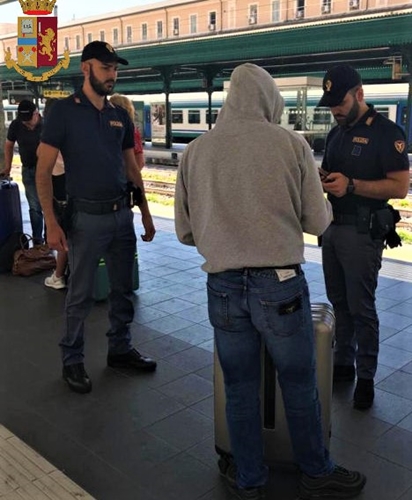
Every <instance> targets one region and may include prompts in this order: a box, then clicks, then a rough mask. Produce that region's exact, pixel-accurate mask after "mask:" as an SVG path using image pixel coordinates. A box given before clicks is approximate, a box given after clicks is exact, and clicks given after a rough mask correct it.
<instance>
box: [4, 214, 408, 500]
mask: <svg viewBox="0 0 412 500" xmlns="http://www.w3.org/2000/svg"><path fill="white" fill-rule="evenodd" d="M23 211H24V213H25V214H27V210H26V209H25V208H23ZM153 213H155V211H154V212H153ZM155 224H156V227H157V234H156V237H155V239H154V241H153V242H152V243H143V242H141V241H139V267H140V288H139V290H138V291H137V292H136V315H135V319H134V322H133V325H132V334H133V340H134V344H135V346H136V347H137V348H138V349H139V350H140V351H141V352H142V353H144V354H146V355H150V356H152V357H154V358H155V359H156V360H157V361H158V370H157V371H156V372H155V373H153V374H144V375H135V374H128V373H124V372H120V371H117V370H114V369H111V368H107V366H106V349H107V339H106V337H105V332H106V330H107V327H108V322H107V304H106V303H105V302H100V303H97V304H96V305H95V307H94V308H93V310H92V312H91V314H90V316H89V318H88V321H87V325H86V359H85V365H86V368H87V370H88V372H89V375H90V377H91V379H92V381H93V391H92V392H91V393H90V394H87V395H79V394H75V393H72V392H70V391H69V389H68V387H67V386H66V384H65V383H64V382H63V380H62V379H61V363H60V353H59V348H58V342H59V339H60V336H61V332H62V311H63V305H64V298H65V292H64V291H56V290H51V289H48V288H46V287H45V286H44V285H43V281H44V278H45V276H47V273H46V274H44V273H43V274H38V275H36V276H33V277H29V278H20V277H14V276H12V275H10V274H2V275H0V325H1V326H0V367H1V368H0V424H2V426H3V427H0V443H1V442H2V439H4V440H8V441H10V440H13V442H16V443H19V442H21V443H22V444H21V446H24V447H26V446H27V447H30V449H32V450H34V451H33V452H30V454H31V453H35V454H37V455H36V456H37V457H38V459H39V460H41V461H42V463H43V464H46V463H47V465H44V468H45V471H43V477H44V476H47V475H50V474H54V478H56V482H57V483H58V485H59V486H56V487H55V489H54V490H53V489H52V490H50V488H43V489H40V488H39V489H40V490H41V491H38V492H37V493H36V496H35V495H34V494H33V495H32V494H31V493H26V494H25V492H24V490H23V487H22V486H19V484H18V482H19V480H20V481H25V483H24V484H23V486H24V485H26V486H27V484H28V483H34V482H35V479H33V477H34V476H35V475H34V474H32V476H30V477H29V478H28V477H27V474H23V472H22V471H24V470H25V468H26V469H27V465H25V464H27V462H23V463H21V465H20V466H19V460H24V456H22V455H19V457H20V458H17V459H16V460H15V465H16V467H17V468H18V470H19V471H20V475H18V477H14V478H13V481H12V480H11V478H10V474H9V473H8V469H7V462H8V461H10V460H9V451H8V450H9V448H7V449H5V448H4V447H2V446H0V499H1V500H22V499H24V500H60V499H62V500H69V499H71V498H73V496H70V492H73V491H75V492H76V496H74V498H78V499H80V498H86V499H93V498H94V499H96V500H230V498H232V497H231V496H230V494H229V493H228V492H227V491H226V489H225V486H224V483H223V481H222V479H221V478H220V476H219V473H218V469H217V464H216V462H217V456H216V454H215V451H214V434H213V433H214V428H213V425H214V423H213V422H214V416H213V331H212V328H211V326H210V324H209V322H208V314H207V297H206V290H205V281H206V276H205V273H203V271H201V269H200V264H201V263H202V258H201V257H200V256H199V255H198V253H197V252H196V250H195V249H194V248H190V247H185V246H183V245H181V244H180V243H179V242H178V241H177V239H176V236H175V233H174V221H173V219H172V218H170V217H165V216H161V215H159V214H158V215H157V216H155ZM135 225H136V233H137V235H139V234H140V233H141V232H142V230H141V224H140V216H139V214H138V213H136V214H135ZM25 227H26V228H27V229H28V227H29V226H28V220H25ZM305 258H306V261H307V262H306V264H304V266H303V267H304V271H305V274H306V277H307V280H308V282H309V288H310V293H311V300H312V302H325V301H326V300H327V299H326V296H325V288H324V282H323V275H322V269H321V265H320V262H321V256H320V250H319V248H317V247H316V246H315V245H312V244H307V245H306V248H305ZM377 297H378V298H377V305H378V309H379V315H380V321H381V344H380V363H379V369H378V373H377V377H376V401H375V404H374V406H373V407H372V409H370V410H369V411H366V412H360V411H357V410H354V409H353V407H352V402H351V398H352V391H353V386H351V385H349V386H344V387H342V388H340V389H338V390H335V392H334V394H333V413H332V440H331V453H332V456H333V458H334V459H335V460H336V461H337V462H338V463H339V464H341V465H343V466H346V467H349V468H355V469H359V470H361V471H362V472H364V473H365V474H366V475H367V477H368V483H367V485H366V488H365V491H364V493H363V494H362V495H361V496H360V497H359V499H361V500H412V454H411V449H412V266H411V264H410V263H408V262H402V261H400V260H393V259H388V258H385V260H384V264H383V267H382V271H381V275H380V279H379V288H378V294H377ZM23 443H24V444H23ZM15 456H16V457H17V455H15ZM30 456H32V455H30ZM43 460H44V462H43ZM69 482H70V485H71V487H70V488H69V487H67V484H68V483H69ZM39 484H40V485H41V484H42V483H41V482H37V483H36V485H39ZM48 484H50V483H48ZM64 485H66V486H64ZM73 485H76V488H77V489H75V490H73V488H75V486H73ZM296 485H297V474H296V473H295V472H293V471H285V470H281V469H280V470H274V471H271V473H270V479H269V483H268V486H267V498H268V499H270V500H272V499H273V500H275V499H276V500H295V499H296Z"/></svg>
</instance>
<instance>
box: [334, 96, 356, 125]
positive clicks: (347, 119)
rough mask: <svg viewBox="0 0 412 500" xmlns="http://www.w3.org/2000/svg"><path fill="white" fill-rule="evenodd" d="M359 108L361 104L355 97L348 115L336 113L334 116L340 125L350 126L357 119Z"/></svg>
mask: <svg viewBox="0 0 412 500" xmlns="http://www.w3.org/2000/svg"><path fill="white" fill-rule="evenodd" d="M359 109H360V105H359V103H358V101H357V100H356V99H354V101H353V105H352V107H351V108H350V110H349V112H348V113H347V114H346V115H336V116H334V118H335V120H336V121H337V122H338V125H340V126H342V127H350V126H351V125H353V124H354V123H355V122H356V121H357V119H358V115H359Z"/></svg>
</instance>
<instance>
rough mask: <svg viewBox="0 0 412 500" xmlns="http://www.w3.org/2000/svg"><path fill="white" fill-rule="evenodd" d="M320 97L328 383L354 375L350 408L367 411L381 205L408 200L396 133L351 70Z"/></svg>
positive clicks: (330, 75)
mask: <svg viewBox="0 0 412 500" xmlns="http://www.w3.org/2000/svg"><path fill="white" fill-rule="evenodd" d="M323 90H324V93H323V96H322V98H321V100H320V102H319V106H327V107H329V108H330V109H331V112H332V114H333V116H334V118H335V120H336V121H337V126H336V127H334V128H333V129H332V130H331V131H330V133H329V135H328V137H327V141H326V150H325V155H324V158H323V162H322V169H323V171H325V172H323V173H322V174H321V177H322V184H323V188H324V190H325V191H326V192H327V193H328V199H329V200H330V202H331V204H332V208H333V222H332V224H331V225H330V226H329V228H328V229H327V230H326V232H325V233H324V235H323V239H322V256H323V271H324V275H325V283H326V291H327V296H328V299H329V300H330V302H331V303H332V305H333V307H334V310H335V315H336V349H335V367H334V381H335V382H339V381H353V380H354V379H355V371H356V375H357V384H356V388H355V392H354V407H355V408H358V409H367V408H370V407H371V406H372V404H373V399H374V382H373V379H374V376H375V372H376V368H377V361H378V350H379V320H378V316H377V312H376V306H375V292H376V288H377V284H378V273H379V269H380V267H381V262H382V251H383V248H384V245H385V240H387V238H389V236H388V228H389V229H390V230H391V234H393V233H394V227H395V221H394V217H393V212H392V211H391V210H390V209H389V208H388V205H387V201H388V200H389V199H391V198H404V197H405V196H406V194H407V193H408V189H409V161H408V155H407V147H406V143H405V136H404V133H403V131H402V129H401V128H400V127H398V126H397V125H396V124H395V123H393V122H392V121H390V120H388V119H387V118H385V117H384V116H382V115H381V114H380V113H378V112H377V111H376V110H375V109H374V108H373V106H372V105H369V104H367V103H366V102H365V100H364V92H363V88H362V80H361V77H360V75H359V73H358V72H357V71H356V70H355V69H354V68H352V67H351V66H349V65H341V66H336V67H333V68H331V69H330V70H329V71H328V72H327V73H326V75H325V77H324V79H323ZM395 235H396V233H395ZM355 364H356V370H355Z"/></svg>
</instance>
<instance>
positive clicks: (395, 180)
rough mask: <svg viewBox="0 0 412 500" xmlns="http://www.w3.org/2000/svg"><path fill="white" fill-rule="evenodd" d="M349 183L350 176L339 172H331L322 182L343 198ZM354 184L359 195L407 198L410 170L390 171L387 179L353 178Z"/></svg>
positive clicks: (328, 189)
mask: <svg viewBox="0 0 412 500" xmlns="http://www.w3.org/2000/svg"><path fill="white" fill-rule="evenodd" d="M348 184H349V177H346V176H345V175H343V174H341V173H339V172H331V173H330V174H329V175H328V177H327V179H326V180H325V181H324V182H322V185H323V189H324V190H325V191H326V192H327V193H330V194H333V195H334V196H336V197H337V198H341V197H342V196H344V195H345V194H346V190H347V188H348ZM353 185H354V186H355V190H354V192H353V194H357V195H359V196H366V197H368V198H375V199H378V200H387V199H390V198H397V199H399V198H405V196H406V195H407V194H408V190H409V170H399V171H396V172H388V173H387V174H386V179H380V180H376V181H365V180H361V179H353Z"/></svg>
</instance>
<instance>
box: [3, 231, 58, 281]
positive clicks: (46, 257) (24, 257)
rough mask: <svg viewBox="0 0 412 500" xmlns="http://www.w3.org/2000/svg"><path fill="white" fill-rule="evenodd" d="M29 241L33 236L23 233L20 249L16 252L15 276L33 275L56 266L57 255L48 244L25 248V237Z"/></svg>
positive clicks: (14, 262) (14, 261)
mask: <svg viewBox="0 0 412 500" xmlns="http://www.w3.org/2000/svg"><path fill="white" fill-rule="evenodd" d="M23 236H24V237H25V239H27V240H28V241H29V242H30V241H31V240H32V238H31V236H28V235H22V237H21V238H20V247H21V248H20V249H19V250H16V251H15V252H14V256H13V268H12V273H13V274H14V275H15V276H32V275H33V274H36V273H39V272H41V271H44V270H47V269H54V268H55V267H56V257H55V256H54V253H53V251H52V250H51V249H50V248H49V246H48V245H45V244H44V245H36V246H32V247H29V248H27V247H26V248H25V244H24V239H23Z"/></svg>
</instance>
